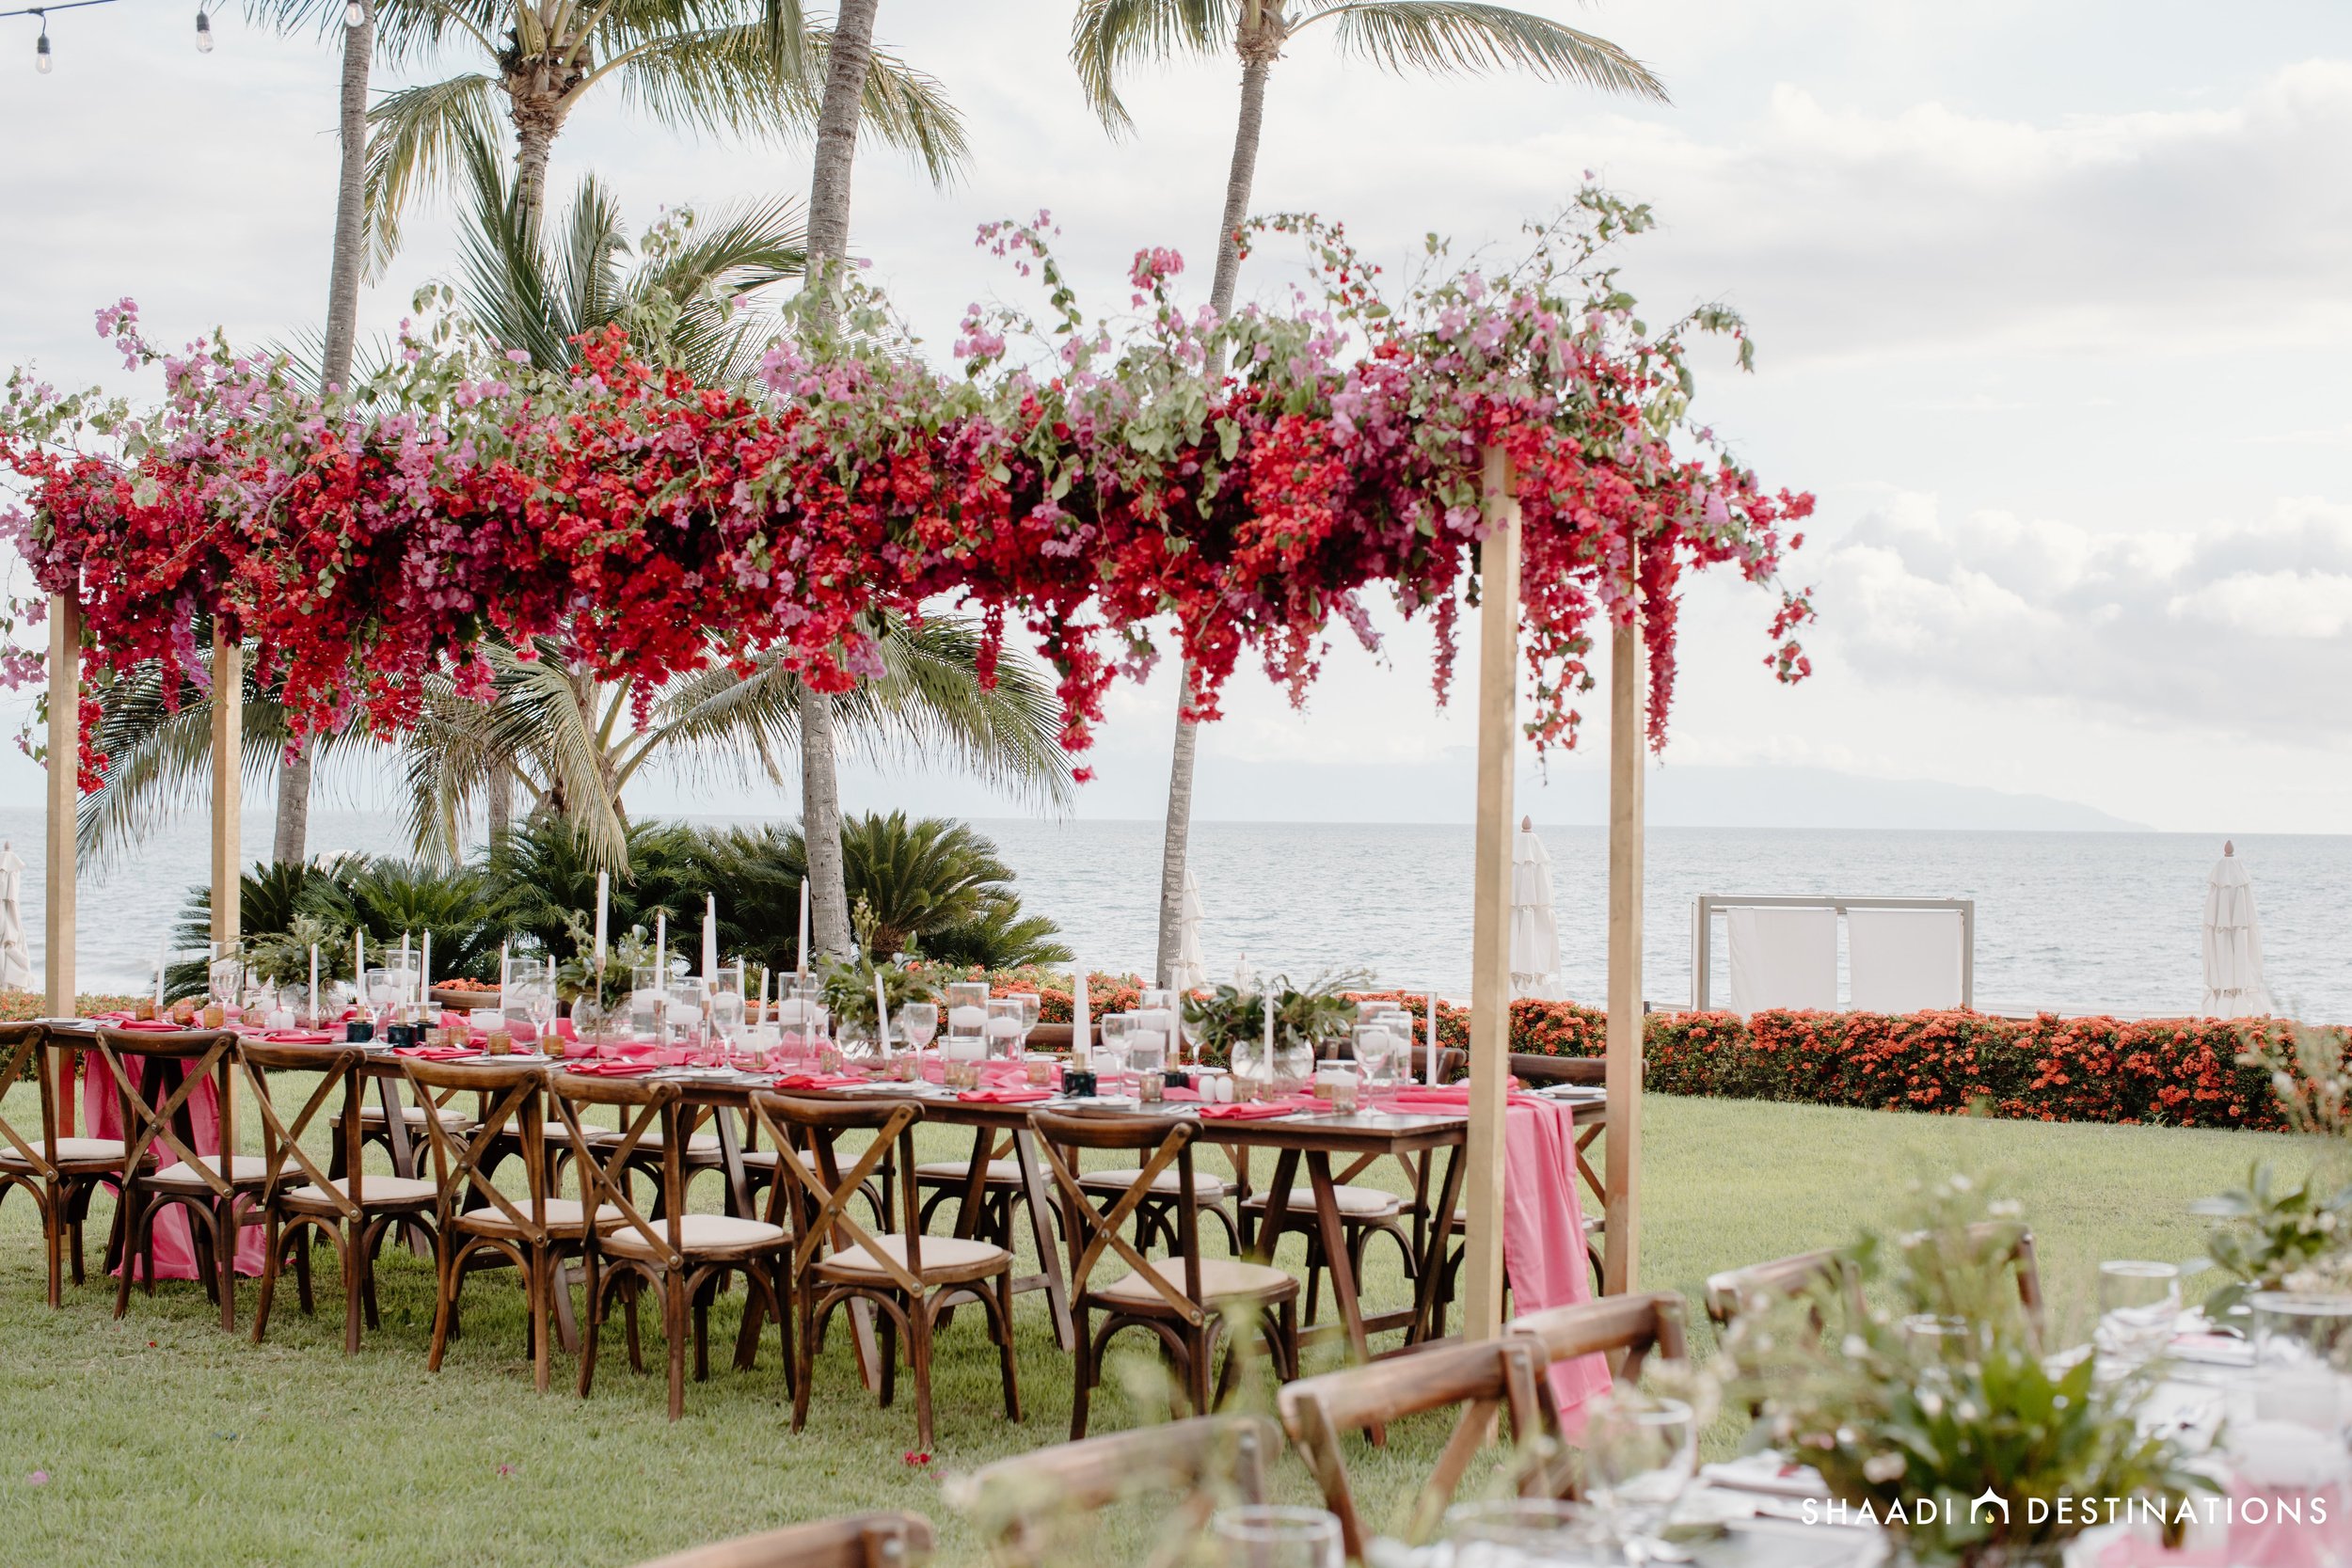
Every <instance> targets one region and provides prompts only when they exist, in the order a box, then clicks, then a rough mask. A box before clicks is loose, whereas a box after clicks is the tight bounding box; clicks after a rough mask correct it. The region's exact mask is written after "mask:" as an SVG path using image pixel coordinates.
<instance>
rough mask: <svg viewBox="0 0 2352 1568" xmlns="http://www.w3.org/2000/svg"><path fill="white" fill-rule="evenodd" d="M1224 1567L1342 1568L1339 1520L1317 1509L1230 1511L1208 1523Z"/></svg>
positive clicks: (1225, 1511) (1227, 1510)
mask: <svg viewBox="0 0 2352 1568" xmlns="http://www.w3.org/2000/svg"><path fill="white" fill-rule="evenodd" d="M1209 1536H1210V1539H1212V1540H1213V1541H1215V1542H1216V1555H1217V1560H1218V1561H1219V1562H1220V1563H1223V1564H1225V1565H1227V1568H1341V1564H1342V1563H1343V1561H1344V1560H1345V1559H1344V1556H1343V1553H1342V1551H1341V1548H1340V1521H1339V1519H1338V1517H1337V1516H1336V1515H1334V1514H1331V1513H1326V1512H1324V1511H1323V1510H1322V1509H1319V1508H1269V1507H1263V1506H1252V1507H1248V1508H1228V1509H1223V1510H1220V1511H1219V1512H1218V1513H1216V1516H1215V1517H1213V1518H1212V1519H1210V1521H1209Z"/></svg>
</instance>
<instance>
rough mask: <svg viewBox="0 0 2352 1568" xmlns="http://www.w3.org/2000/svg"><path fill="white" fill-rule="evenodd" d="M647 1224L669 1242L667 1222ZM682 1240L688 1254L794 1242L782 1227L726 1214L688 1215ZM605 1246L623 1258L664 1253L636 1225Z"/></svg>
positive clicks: (611, 1234)
mask: <svg viewBox="0 0 2352 1568" xmlns="http://www.w3.org/2000/svg"><path fill="white" fill-rule="evenodd" d="M646 1223H647V1224H649V1225H651V1226H652V1227H653V1228H654V1230H655V1232H656V1233H657V1234H659V1235H660V1236H662V1237H663V1238H664V1240H665V1241H666V1239H667V1238H668V1235H669V1229H668V1222H667V1221H665V1220H648V1221H647V1222H646ZM678 1237H679V1246H680V1250H682V1251H684V1252H687V1253H701V1252H759V1251H763V1250H770V1249H773V1248H778V1247H782V1246H784V1245H785V1244H787V1243H788V1242H789V1241H790V1240H791V1238H790V1237H788V1236H787V1235H786V1234H785V1231H784V1227H782V1226H777V1225H768V1224H765V1223H763V1222H762V1221H759V1220H743V1219H736V1218H733V1217H732V1216H730V1215H726V1214H688V1215H686V1216H684V1217H683V1218H682V1219H680V1220H679V1221H678ZM601 1244H602V1246H603V1248H604V1250H605V1251H607V1252H609V1253H612V1254H613V1255H614V1256H615V1257H619V1258H659V1257H660V1256H661V1251H662V1249H661V1248H659V1247H656V1246H655V1245H654V1244H653V1243H651V1242H648V1241H646V1240H645V1237H644V1232H642V1231H640V1230H639V1229H638V1228H637V1227H635V1226H633V1225H624V1226H622V1227H620V1228H619V1229H618V1230H609V1231H606V1232H605V1233H604V1241H603V1243H601Z"/></svg>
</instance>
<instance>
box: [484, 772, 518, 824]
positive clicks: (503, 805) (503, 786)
mask: <svg viewBox="0 0 2352 1568" xmlns="http://www.w3.org/2000/svg"><path fill="white" fill-rule="evenodd" d="M483 789H484V791H485V794H486V795H487V796H488V800H487V802H486V804H485V806H484V808H483V816H485V817H486V818H487V819H488V820H487V822H486V824H485V826H486V828H487V830H488V833H489V841H490V842H491V843H492V844H496V843H498V842H499V841H500V840H501V839H502V838H504V837H505V836H506V835H507V834H508V833H510V832H514V831H515V775H514V773H513V771H512V770H511V769H510V768H507V766H506V764H504V763H502V762H494V763H492V764H491V765H490V777H489V781H488V782H487V783H486V784H484V785H483Z"/></svg>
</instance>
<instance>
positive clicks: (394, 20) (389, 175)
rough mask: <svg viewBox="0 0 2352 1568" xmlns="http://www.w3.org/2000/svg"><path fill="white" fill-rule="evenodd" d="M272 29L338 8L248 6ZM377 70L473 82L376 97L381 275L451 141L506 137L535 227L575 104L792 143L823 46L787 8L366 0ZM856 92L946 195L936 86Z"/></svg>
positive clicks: (440, 176)
mask: <svg viewBox="0 0 2352 1568" xmlns="http://www.w3.org/2000/svg"><path fill="white" fill-rule="evenodd" d="M256 3H257V4H261V5H262V6H264V7H266V8H268V9H269V10H270V11H271V12H272V13H273V14H275V15H276V16H277V17H278V19H279V21H280V22H281V24H297V23H300V22H303V21H308V20H310V19H312V18H314V17H317V16H318V15H320V14H322V13H323V12H330V11H331V12H335V13H340V12H341V11H342V7H343V4H344V0H256ZM375 3H376V5H377V7H378V10H379V15H380V29H379V34H378V40H379V48H380V49H381V50H382V52H383V54H384V56H385V58H386V60H387V61H388V62H389V63H391V64H395V65H399V66H404V67H411V68H421V67H426V66H430V65H433V64H436V63H437V62H439V61H440V60H442V59H443V58H445V57H447V56H448V55H451V54H453V53H464V54H471V55H473V56H474V57H475V59H476V60H477V61H478V62H480V68H478V69H476V70H473V71H462V72H460V73H458V74H456V75H453V76H448V77H444V78H442V79H441V80H438V81H433V82H427V83H424V84H421V85H420V86H416V87H404V88H401V89H399V90H397V91H394V92H390V93H387V94H386V95H384V97H383V98H382V99H381V100H380V101H379V102H378V103H376V104H375V106H374V107H373V109H372V110H371V111H370V113H369V119H370V121H371V122H372V123H373V126H374V131H375V134H374V135H373V138H372V140H371V142H370V145H369V150H368V172H367V187H368V190H367V194H368V209H369V219H370V230H371V232H370V251H371V257H372V260H373V262H374V263H375V265H376V266H377V267H378V268H379V269H380V268H381V267H382V265H383V264H384V263H385V262H386V261H389V259H390V257H391V255H392V253H393V252H394V251H395V250H396V249H397V248H398V247H399V243H400V224H401V219H402V217H403V215H404V214H405V212H406V210H407V209H408V207H409V206H410V204H411V203H412V202H413V201H414V200H415V199H416V198H418V197H419V196H421V195H423V194H426V193H428V192H430V191H433V190H435V189H437V188H438V187H440V186H442V185H443V184H445V183H447V182H451V181H452V180H453V179H455V178H456V177H457V175H458V172H459V170H458V164H459V161H460V158H461V156H462V141H463V134H464V133H465V132H468V131H471V132H474V133H477V134H479V135H484V136H485V137H489V138H491V139H495V138H496V129H495V117H496V115H497V114H498V112H499V111H500V110H501V109H502V110H503V111H504V114H505V118H506V119H507V120H508V122H509V123H510V124H511V125H512V126H513V128H514V135H515V144H514V145H515V166H516V176H517V180H518V184H519V190H520V194H521V200H522V205H523V207H524V209H525V211H526V212H527V213H528V214H531V215H532V218H533V219H534V220H535V218H536V216H537V214H539V213H540V211H541V210H542V208H543V205H544V197H545V193H546V189H547V169H548V156H549V153H550V150H552V148H553V147H554V144H555V139H556V137H557V136H559V135H562V133H563V130H564V125H565V123H566V122H567V121H568V120H569V119H570V118H571V115H572V113H573V111H574V110H576V109H577V108H578V107H579V106H580V103H581V101H582V100H583V99H585V98H586V97H587V96H588V95H589V94H590V93H591V92H593V91H594V90H595V89H596V87H599V86H600V85H602V84H604V83H607V82H610V83H612V84H613V85H614V86H615V87H617V88H618V89H619V91H620V94H621V96H622V97H623V98H624V99H625V100H626V101H627V102H628V103H630V104H631V105H632V106H635V107H639V108H643V109H646V110H649V111H650V112H651V113H652V114H653V115H654V116H655V118H657V119H660V120H661V121H663V122H664V123H665V124H670V125H675V126H680V127H684V128H687V129H691V130H695V131H702V132H707V133H711V134H714V135H734V136H748V137H760V138H766V139H771V140H782V139H787V138H790V137H794V136H798V135H805V134H807V132H808V129H809V127H810V124H811V122H812V121H813V119H815V117H816V113H817V89H818V83H820V82H821V81H823V80H824V79H825V72H826V70H827V64H828V60H827V55H828V53H829V49H830V40H829V37H828V35H827V34H826V33H825V32H824V31H822V30H821V29H816V28H812V27H810V26H809V25H808V24H806V23H805V22H804V21H803V17H802V14H801V8H800V5H799V0H375ZM877 65H878V69H877V70H875V71H873V72H872V73H871V74H870V75H869V76H868V77H867V78H866V103H865V108H866V113H867V114H868V115H869V116H870V117H871V119H872V121H873V126H874V130H875V132H876V133H877V134H878V135H881V136H882V138H883V139H884V140H885V141H888V142H889V143H891V144H892V145H894V146H897V147H899V148H902V149H905V150H910V151H912V152H914V154H915V155H916V156H918V157H919V158H920V159H921V160H922V162H923V164H924V166H925V168H926V169H927V170H928V171H929V173H930V176H931V178H932V179H934V180H939V181H945V180H946V179H947V178H948V177H949V176H950V175H951V174H952V172H953V171H954V169H955V168H956V166H958V165H959V164H961V162H962V160H963V158H964V157H965V155H966V153H967V150H968V149H967V148H966V146H965V143H964V135H963V125H962V121H961V119H960V118H959V117H958V116H957V114H956V111H955V109H954V108H953V106H952V105H950V104H949V103H948V102H947V101H946V97H945V95H944V94H942V92H941V91H940V89H939V85H938V84H937V83H936V82H934V81H932V80H931V79H930V77H928V76H925V75H923V74H922V73H920V72H918V71H912V70H909V69H908V68H907V67H906V66H905V65H904V64H903V63H902V62H900V61H898V60H897V59H894V58H890V57H888V56H884V57H882V59H880V60H879V61H878V62H877Z"/></svg>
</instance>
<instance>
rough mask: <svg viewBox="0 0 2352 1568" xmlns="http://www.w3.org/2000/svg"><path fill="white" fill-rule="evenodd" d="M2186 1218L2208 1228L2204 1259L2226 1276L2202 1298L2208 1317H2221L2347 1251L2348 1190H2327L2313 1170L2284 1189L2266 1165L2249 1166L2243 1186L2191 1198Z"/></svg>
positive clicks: (2351, 1212)
mask: <svg viewBox="0 0 2352 1568" xmlns="http://www.w3.org/2000/svg"><path fill="white" fill-rule="evenodd" d="M2189 1212H2191V1213H2194V1214H2199V1215H2201V1216H2203V1217H2204V1218H2206V1219H2208V1220H2211V1221H2212V1222H2213V1224H2212V1226H2211V1227H2209V1228H2208V1229H2207V1230H2206V1232H2205V1254H2206V1256H2207V1257H2208V1258H2210V1259H2212V1260H2213V1264H2214V1266H2215V1267H2216V1268H2217V1269H2219V1270H2220V1271H2221V1272H2222V1273H2224V1274H2226V1275H2229V1276H2230V1283H2229V1284H2227V1285H2225V1286H2223V1287H2222V1288H2221V1289H2220V1290H2218V1291H2215V1292H2214V1293H2213V1294H2212V1295H2211V1296H2209V1297H2207V1298H2206V1301H2205V1312H2206V1315H2207V1316H2209V1317H2212V1318H2216V1319H2220V1318H2225V1317H2227V1316H2228V1315H2229V1314H2230V1313H2231V1312H2232V1311H2233V1310H2234V1309H2235V1308H2236V1307H2237V1306H2238V1304H2239V1303H2240V1302H2242V1301H2244V1300H2245V1299H2246V1298H2247V1297H2248V1296H2249V1295H2252V1294H2253V1293H2255V1292H2256V1291H2275V1290H2277V1289H2278V1288H2279V1287H2280V1285H2281V1284H2283V1283H2284V1282H2285V1281H2286V1279H2287V1277H2288V1276H2289V1275H2293V1274H2295V1273H2296V1271H2297V1270H2299V1269H2302V1268H2304V1267H2305V1266H2307V1265H2309V1264H2311V1263H2312V1262H2314V1261H2316V1260H2318V1259H2324V1258H2327V1257H2328V1256H2330V1255H2335V1254H2344V1253H2352V1187H2341V1188H2338V1189H2336V1190H2335V1191H2333V1192H2329V1191H2328V1189H2327V1188H2326V1187H2324V1186H2323V1185H2322V1184H2321V1181H2320V1178H2319V1175H2318V1173H2317V1172H2312V1174H2310V1175H2308V1176H2306V1177H2304V1179H2303V1180H2302V1181H2301V1182H2300V1183H2299V1184H2297V1185H2296V1186H2293V1187H2288V1186H2286V1185H2284V1184H2283V1183H2282V1182H2280V1180H2278V1178H2277V1177H2276V1175H2275V1174H2274V1173H2273V1172H2272V1170H2271V1168H2270V1166H2269V1164H2267V1163H2261V1164H2256V1165H2254V1166H2253V1168H2252V1169H2251V1170H2249V1172H2248V1173H2247V1179H2246V1185H2245V1186H2243V1187H2239V1188H2236V1189H2233V1191H2230V1192H2226V1193H2217V1194H2215V1195H2214V1196H2211V1197H2203V1198H2199V1199H2198V1200H2197V1201H2196V1202H2194V1203H2192V1204H2190V1205H2189Z"/></svg>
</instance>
